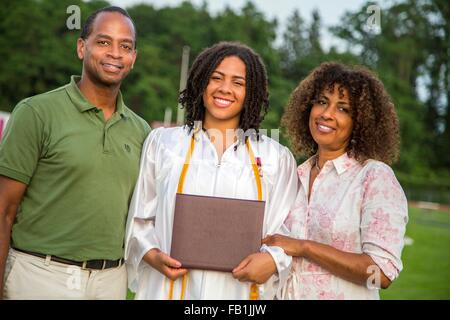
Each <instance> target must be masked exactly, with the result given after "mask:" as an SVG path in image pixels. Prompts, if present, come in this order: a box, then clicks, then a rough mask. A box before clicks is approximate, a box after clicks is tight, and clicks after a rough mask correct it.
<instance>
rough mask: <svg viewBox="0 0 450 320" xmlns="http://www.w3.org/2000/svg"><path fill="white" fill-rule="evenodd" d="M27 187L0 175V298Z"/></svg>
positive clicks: (0, 297)
mask: <svg viewBox="0 0 450 320" xmlns="http://www.w3.org/2000/svg"><path fill="white" fill-rule="evenodd" d="M26 188H27V185H26V184H25V183H22V182H19V181H16V180H13V179H10V178H7V177H4V176H0V299H2V298H3V285H4V283H3V280H4V279H3V278H4V274H5V264H6V257H7V255H8V250H9V243H10V239H11V228H12V225H13V223H14V219H15V217H16V213H17V208H18V207H19V204H20V201H21V200H22V196H23V194H24V193H25V190H26Z"/></svg>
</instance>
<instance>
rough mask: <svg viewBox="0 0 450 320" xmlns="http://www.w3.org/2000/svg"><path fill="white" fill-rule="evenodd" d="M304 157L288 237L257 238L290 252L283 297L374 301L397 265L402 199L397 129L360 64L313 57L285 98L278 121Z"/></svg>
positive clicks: (382, 94) (385, 98)
mask: <svg viewBox="0 0 450 320" xmlns="http://www.w3.org/2000/svg"><path fill="white" fill-rule="evenodd" d="M283 121H284V124H285V125H286V127H287V130H288V132H289V135H290V137H291V139H292V144H293V146H294V148H295V149H296V151H297V152H299V151H301V153H303V154H304V155H306V156H310V158H309V159H308V160H307V161H305V162H304V163H303V164H301V165H300V166H299V167H298V176H299V179H300V185H299V192H298V195H297V198H296V200H295V204H294V207H293V209H292V211H291V212H290V214H289V217H288V219H287V220H286V226H287V227H288V229H290V230H291V235H292V237H285V236H281V235H274V236H269V237H267V238H266V239H264V241H263V243H265V244H267V245H272V246H273V245H275V246H280V247H282V248H283V249H284V250H285V252H286V253H287V254H289V255H292V256H293V257H295V258H294V260H293V268H292V275H291V277H290V279H289V280H288V284H287V286H286V288H285V289H286V290H284V294H285V296H284V297H285V298H287V299H379V293H378V291H379V290H378V288H380V287H381V288H387V287H388V286H389V285H390V283H391V282H392V281H393V280H394V279H395V278H397V276H398V274H399V272H400V271H401V269H402V262H401V260H400V256H401V251H402V248H403V244H404V243H403V237H404V233H405V227H406V223H407V220H408V212H407V202H406V198H405V195H404V193H403V190H402V188H401V186H400V185H399V183H398V181H397V179H396V178H395V175H394V173H393V171H392V170H391V168H390V167H389V166H388V165H389V164H391V163H392V162H393V161H394V160H395V159H396V157H397V155H398V149H399V128H398V120H397V116H396V113H395V109H394V105H393V103H392V102H391V99H390V97H389V95H388V94H387V92H386V90H385V89H384V86H383V84H382V83H381V82H380V80H378V79H377V77H376V76H375V75H374V74H373V73H371V72H370V71H368V70H367V69H365V68H362V67H356V68H349V67H347V66H344V65H341V64H337V63H323V64H321V65H320V66H319V67H318V68H316V69H315V70H313V71H312V72H311V74H310V75H309V76H307V77H306V79H305V80H303V81H302V82H301V83H300V84H299V86H298V87H297V88H296V89H295V90H294V92H293V93H292V95H291V99H290V102H289V103H288V106H287V110H286V112H285V115H284V118H283Z"/></svg>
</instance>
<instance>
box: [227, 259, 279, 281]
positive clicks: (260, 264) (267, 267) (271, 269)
mask: <svg viewBox="0 0 450 320" xmlns="http://www.w3.org/2000/svg"><path fill="white" fill-rule="evenodd" d="M276 271H277V266H276V264H275V261H274V260H273V258H272V256H271V255H270V253H267V252H259V253H254V254H251V255H249V256H248V257H247V258H245V259H244V260H242V261H241V263H239V265H238V266H237V267H236V268H234V269H233V271H232V272H233V277H234V278H235V279H238V280H239V281H248V282H254V283H257V284H262V283H265V282H266V281H267V280H269V278H270V277H271V276H272V275H273V274H274V273H275V272H276Z"/></svg>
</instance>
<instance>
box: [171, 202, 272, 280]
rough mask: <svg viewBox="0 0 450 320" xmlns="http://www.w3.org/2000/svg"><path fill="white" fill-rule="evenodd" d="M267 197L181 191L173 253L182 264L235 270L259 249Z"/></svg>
mask: <svg viewBox="0 0 450 320" xmlns="http://www.w3.org/2000/svg"><path fill="white" fill-rule="evenodd" d="M264 207H265V202H264V201H256V200H240V199H229V198H220V197H209V196H197V195H189V194H177V196H176V203H175V214H174V222H173V230H172V247H171V250H170V256H171V257H172V258H174V259H176V260H178V261H180V262H181V264H182V268H187V269H202V270H216V271H225V272H231V270H233V269H234V268H235V267H236V266H237V265H238V264H239V263H240V262H241V261H242V260H243V259H244V258H245V257H247V256H248V255H250V254H252V253H255V252H259V248H260V247H261V239H262V229H263V221H264Z"/></svg>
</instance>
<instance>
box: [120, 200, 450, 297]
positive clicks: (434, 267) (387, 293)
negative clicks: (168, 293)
mask: <svg viewBox="0 0 450 320" xmlns="http://www.w3.org/2000/svg"><path fill="white" fill-rule="evenodd" d="M406 235H407V236H408V237H409V238H412V239H413V240H414V243H413V244H412V245H407V246H405V248H404V249H403V254H402V260H403V271H402V272H401V273H400V277H399V278H398V279H397V280H396V281H395V282H394V283H393V284H392V285H391V286H390V287H389V288H388V289H387V290H382V291H381V298H382V299H383V300H392V299H450V213H448V212H436V211H429V210H422V209H415V208H410V209H409V222H408V226H407V229H406ZM133 296H134V295H133V294H132V293H131V292H128V297H127V298H128V299H133Z"/></svg>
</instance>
